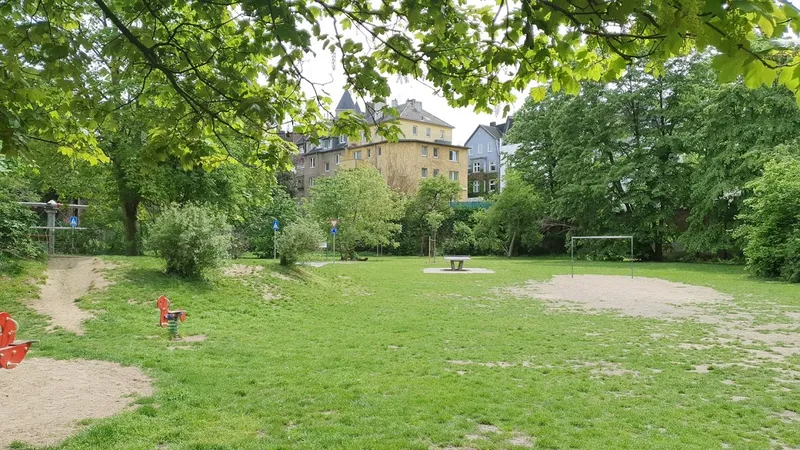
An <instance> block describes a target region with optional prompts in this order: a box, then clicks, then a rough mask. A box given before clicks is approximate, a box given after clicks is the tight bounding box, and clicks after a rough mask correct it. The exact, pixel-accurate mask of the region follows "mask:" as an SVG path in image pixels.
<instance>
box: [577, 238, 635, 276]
mask: <svg viewBox="0 0 800 450" xmlns="http://www.w3.org/2000/svg"><path fill="white" fill-rule="evenodd" d="M576 239H630V241H631V258H630V260H631V278H633V236H572V237H571V238H570V243H569V259H570V277H574V276H575V240H576Z"/></svg>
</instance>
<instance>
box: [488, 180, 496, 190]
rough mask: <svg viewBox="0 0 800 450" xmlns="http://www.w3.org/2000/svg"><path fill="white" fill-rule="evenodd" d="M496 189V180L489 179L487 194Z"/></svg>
mask: <svg viewBox="0 0 800 450" xmlns="http://www.w3.org/2000/svg"><path fill="white" fill-rule="evenodd" d="M495 189H497V179H495V178H490V179H489V192H494V191H495Z"/></svg>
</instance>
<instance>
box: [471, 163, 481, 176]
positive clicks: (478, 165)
mask: <svg viewBox="0 0 800 450" xmlns="http://www.w3.org/2000/svg"><path fill="white" fill-rule="evenodd" d="M480 171H481V163H480V162H478V161H475V162H473V163H472V173H479V172H480Z"/></svg>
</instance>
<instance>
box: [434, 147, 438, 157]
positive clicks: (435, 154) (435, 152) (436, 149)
mask: <svg viewBox="0 0 800 450" xmlns="http://www.w3.org/2000/svg"><path fill="white" fill-rule="evenodd" d="M433 157H434V158H438V157H439V149H438V148H437V147H433Z"/></svg>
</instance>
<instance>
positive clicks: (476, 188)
mask: <svg viewBox="0 0 800 450" xmlns="http://www.w3.org/2000/svg"><path fill="white" fill-rule="evenodd" d="M480 190H481V182H480V181H473V182H472V192H478V191H480Z"/></svg>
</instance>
